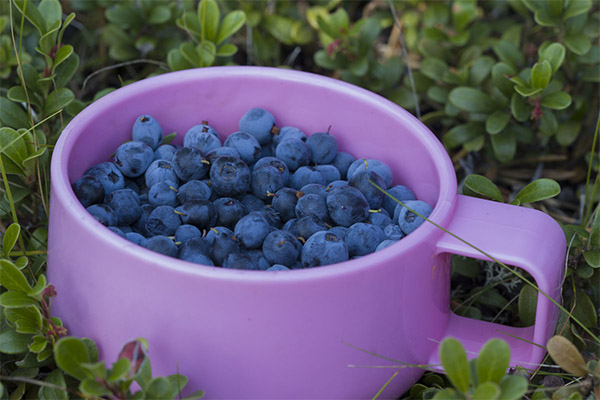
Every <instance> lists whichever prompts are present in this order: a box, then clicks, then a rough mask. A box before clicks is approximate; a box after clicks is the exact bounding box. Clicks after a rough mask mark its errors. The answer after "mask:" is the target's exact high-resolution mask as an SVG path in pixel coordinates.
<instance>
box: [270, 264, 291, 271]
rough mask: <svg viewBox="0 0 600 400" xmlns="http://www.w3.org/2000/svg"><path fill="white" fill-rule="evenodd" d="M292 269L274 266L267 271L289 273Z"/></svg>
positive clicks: (278, 265) (279, 265)
mask: <svg viewBox="0 0 600 400" xmlns="http://www.w3.org/2000/svg"><path fill="white" fill-rule="evenodd" d="M289 270H290V269H289V268H288V267H286V266H285V265H281V264H274V265H272V266H271V267H269V268H267V269H266V270H265V271H289Z"/></svg>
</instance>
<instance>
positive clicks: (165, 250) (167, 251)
mask: <svg viewBox="0 0 600 400" xmlns="http://www.w3.org/2000/svg"><path fill="white" fill-rule="evenodd" d="M146 248H147V249H149V250H152V251H155V252H157V253H160V254H164V255H165V256H170V257H177V246H176V245H175V243H173V241H172V240H171V239H169V238H168V237H167V236H164V235H156V236H153V237H151V238H150V239H148V240H147V241H146Z"/></svg>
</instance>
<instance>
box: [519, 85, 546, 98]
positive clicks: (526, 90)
mask: <svg viewBox="0 0 600 400" xmlns="http://www.w3.org/2000/svg"><path fill="white" fill-rule="evenodd" d="M515 91H516V92H517V93H519V94H520V95H521V96H524V97H529V96H533V95H534V94H538V93H540V92H541V91H542V89H540V88H533V87H528V86H519V85H516V86H515Z"/></svg>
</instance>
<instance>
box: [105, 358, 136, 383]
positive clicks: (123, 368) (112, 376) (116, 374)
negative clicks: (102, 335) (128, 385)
mask: <svg viewBox="0 0 600 400" xmlns="http://www.w3.org/2000/svg"><path fill="white" fill-rule="evenodd" d="M130 368H131V362H130V361H129V360H128V359H127V358H119V359H118V360H117V361H116V362H114V363H113V365H112V368H111V369H110V372H109V374H108V381H109V382H115V381H118V380H119V379H123V378H125V376H126V375H127V373H128V372H129V369H130Z"/></svg>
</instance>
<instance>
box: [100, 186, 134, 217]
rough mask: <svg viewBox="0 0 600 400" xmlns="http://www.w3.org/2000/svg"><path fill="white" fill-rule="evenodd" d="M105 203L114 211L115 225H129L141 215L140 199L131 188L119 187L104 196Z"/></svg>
mask: <svg viewBox="0 0 600 400" xmlns="http://www.w3.org/2000/svg"><path fill="white" fill-rule="evenodd" d="M106 204H108V206H109V207H110V208H112V209H113V210H114V211H115V215H116V217H117V225H130V224H133V223H134V222H135V221H137V220H138V218H140V215H142V207H141V206H140V199H139V197H138V195H137V193H136V192H134V191H133V190H131V189H119V190H115V191H113V192H111V193H109V194H108V195H107V196H106Z"/></svg>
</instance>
